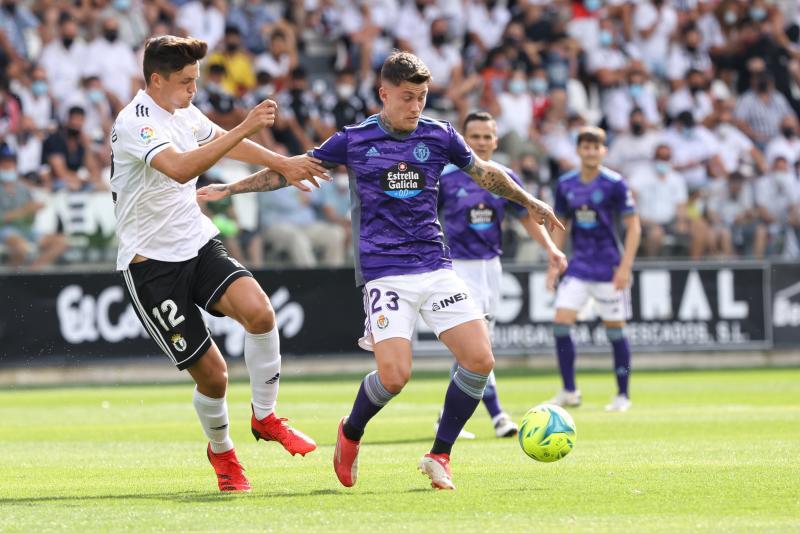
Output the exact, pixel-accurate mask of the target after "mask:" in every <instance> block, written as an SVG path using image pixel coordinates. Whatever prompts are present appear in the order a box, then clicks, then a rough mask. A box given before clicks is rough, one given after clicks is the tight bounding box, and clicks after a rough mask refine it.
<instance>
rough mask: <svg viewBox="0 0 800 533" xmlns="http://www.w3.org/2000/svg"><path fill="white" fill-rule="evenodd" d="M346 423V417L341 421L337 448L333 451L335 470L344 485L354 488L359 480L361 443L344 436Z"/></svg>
mask: <svg viewBox="0 0 800 533" xmlns="http://www.w3.org/2000/svg"><path fill="white" fill-rule="evenodd" d="M346 421H347V417H346V416H343V417H342V419H341V420H340V421H339V433H338V435H337V436H336V448H335V449H334V450H333V469H334V471H335V472H336V477H338V478H339V481H340V482H341V484H342V485H344V486H345V487H352V486H353V485H355V484H356V480H357V479H358V448H359V446H360V445H361V441H360V440H350V439H348V438H347V437H345V436H344V430H343V428H344V423H345V422H346Z"/></svg>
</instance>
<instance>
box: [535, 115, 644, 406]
mask: <svg viewBox="0 0 800 533" xmlns="http://www.w3.org/2000/svg"><path fill="white" fill-rule="evenodd" d="M605 142H606V134H605V132H604V131H603V130H602V129H600V128H595V127H585V128H582V129H581V130H580V132H579V133H578V146H577V151H578V157H580V160H581V166H580V169H578V170H574V171H572V172H568V173H567V174H564V175H563V176H561V178H559V180H558V187H557V189H556V205H555V211H556V214H557V215H558V217H559V218H560V219H561V221H562V222H563V223H564V225H565V226H569V228H570V234H571V237H572V257H571V258H570V261H569V267H568V268H567V271H566V273H565V275H564V278H563V279H562V280H561V282H560V283H559V284H558V292H557V293H556V316H555V320H554V322H555V323H554V325H553V333H554V336H555V344H556V354H557V356H558V365H559V369H560V370H561V378H562V381H563V385H564V386H563V389H562V390H561V391H559V393H558V394H557V395H556V396H555V398H553V399H552V400H551V402H552V403H555V404H558V405H561V406H578V405H580V403H581V393H580V391H579V390H578V388H577V386H576V384H575V344H574V343H573V342H572V337H571V335H570V328H571V327H572V325H573V324H574V323H575V320H576V319H577V316H578V312H579V311H580V310H581V309H582V308H583V306H584V305H586V303H587V302H588V301H589V299H590V298H592V299H593V300H594V304H595V308H596V310H597V312H598V314H599V315H600V318H601V319H602V320H603V324H604V325H605V328H606V336H607V337H608V340H609V342H610V343H611V348H612V351H613V353H614V373H615V374H616V378H617V389H618V390H617V395H616V396H614V398H613V399H612V400H611V403H609V404H608V405H607V406H606V410H608V411H627V410H628V409H629V408H630V406H631V401H630V398H629V396H628V377H629V374H630V369H631V352H630V347H629V345H628V339H627V338H626V337H625V331H624V329H623V328H624V327H625V320H627V318H628V315H629V311H630V292H629V287H630V283H631V268H632V267H633V259H634V257H636V250H638V248H639V240H640V238H641V233H642V230H641V224H640V222H639V215H638V214H637V213H636V205H635V203H634V199H633V194H632V193H631V191H630V189H628V186H627V185H626V184H625V181H624V180H623V179H622V176H620V175H619V174H617V173H616V172H614V171H613V170H609V169H608V168H606V167H603V166H602V163H603V158H604V157H605V155H606V151H607V150H606V146H605ZM617 217H620V218H621V219H622V224H623V225H624V226H625V230H626V231H625V244H624V248H623V250H622V252H620V240H619V238H618V236H617V232H616V229H615V222H616V218H617ZM565 239H566V232H565V231H560V230H555V231H554V233H553V240H554V241H555V243H556V244H557V245H558V246H559V247H562V246H563V244H564V240H565ZM558 274H559V273H558V272H557V271H555V269H554V268H553V267H551V268H550V269H549V271H548V285H549V286H550V287H551V288H552V286H553V285H554V284H555V280H556V278H557V277H558Z"/></svg>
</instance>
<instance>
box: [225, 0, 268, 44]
mask: <svg viewBox="0 0 800 533" xmlns="http://www.w3.org/2000/svg"><path fill="white" fill-rule="evenodd" d="M275 22H276V18H275V16H274V15H273V13H272V12H271V11H270V9H269V7H268V6H267V5H266V4H265V3H264V2H263V1H262V0H245V1H244V2H243V3H241V4H238V5H234V6H233V7H232V8H231V10H230V12H229V13H228V24H232V25H233V26H235V27H236V28H238V30H239V34H240V35H242V36H243V39H244V42H243V44H244V47H245V48H246V49H247V50H248V51H249V52H250V53H251V54H256V55H258V54H261V53H263V52H265V51H266V50H267V46H266V41H265V40H264V36H265V35H266V34H267V32H268V31H269V29H270V27H271V26H272V25H273V24H274V23H275Z"/></svg>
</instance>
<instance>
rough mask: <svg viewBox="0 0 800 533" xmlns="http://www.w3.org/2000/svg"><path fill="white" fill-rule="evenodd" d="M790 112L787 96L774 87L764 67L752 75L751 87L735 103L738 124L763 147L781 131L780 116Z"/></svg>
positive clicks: (792, 112) (791, 111)
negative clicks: (763, 69)
mask: <svg viewBox="0 0 800 533" xmlns="http://www.w3.org/2000/svg"><path fill="white" fill-rule="evenodd" d="M789 114H794V111H793V110H792V108H791V106H790V105H789V102H787V101H786V98H785V97H784V96H783V95H782V94H781V93H779V92H777V91H776V90H775V87H774V86H773V81H772V77H771V76H770V75H769V74H768V73H767V72H766V71H760V72H758V73H757V74H755V75H753V76H752V85H751V88H750V90H749V91H747V92H746V93H744V94H743V95H742V96H740V97H739V101H738V102H737V103H736V119H737V121H738V126H739V128H741V130H742V131H743V132H745V133H746V134H747V135H748V136H749V137H750V138H751V139H752V140H753V142H755V143H756V144H757V145H758V146H759V147H760V148H762V149H763V148H764V147H765V146H766V144H767V143H768V142H769V140H770V139H771V138H772V137H775V136H777V135H778V134H779V133H780V124H781V120H782V119H783V117H785V116H786V115H789Z"/></svg>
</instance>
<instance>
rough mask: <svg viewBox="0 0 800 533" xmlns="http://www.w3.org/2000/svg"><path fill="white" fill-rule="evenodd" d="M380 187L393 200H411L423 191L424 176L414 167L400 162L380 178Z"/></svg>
mask: <svg viewBox="0 0 800 533" xmlns="http://www.w3.org/2000/svg"><path fill="white" fill-rule="evenodd" d="M381 187H382V188H383V192H385V193H386V194H388V195H389V196H391V197H393V198H402V199H405V198H413V197H414V196H417V195H418V194H419V193H421V192H422V191H423V190H424V189H425V174H424V173H423V172H422V170H420V169H419V168H417V167H415V166H414V165H409V164H408V163H406V162H405V161H401V162H400V163H398V164H396V165H394V166H393V167H391V168H389V169H387V170H386V172H385V173H384V174H383V176H381Z"/></svg>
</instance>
